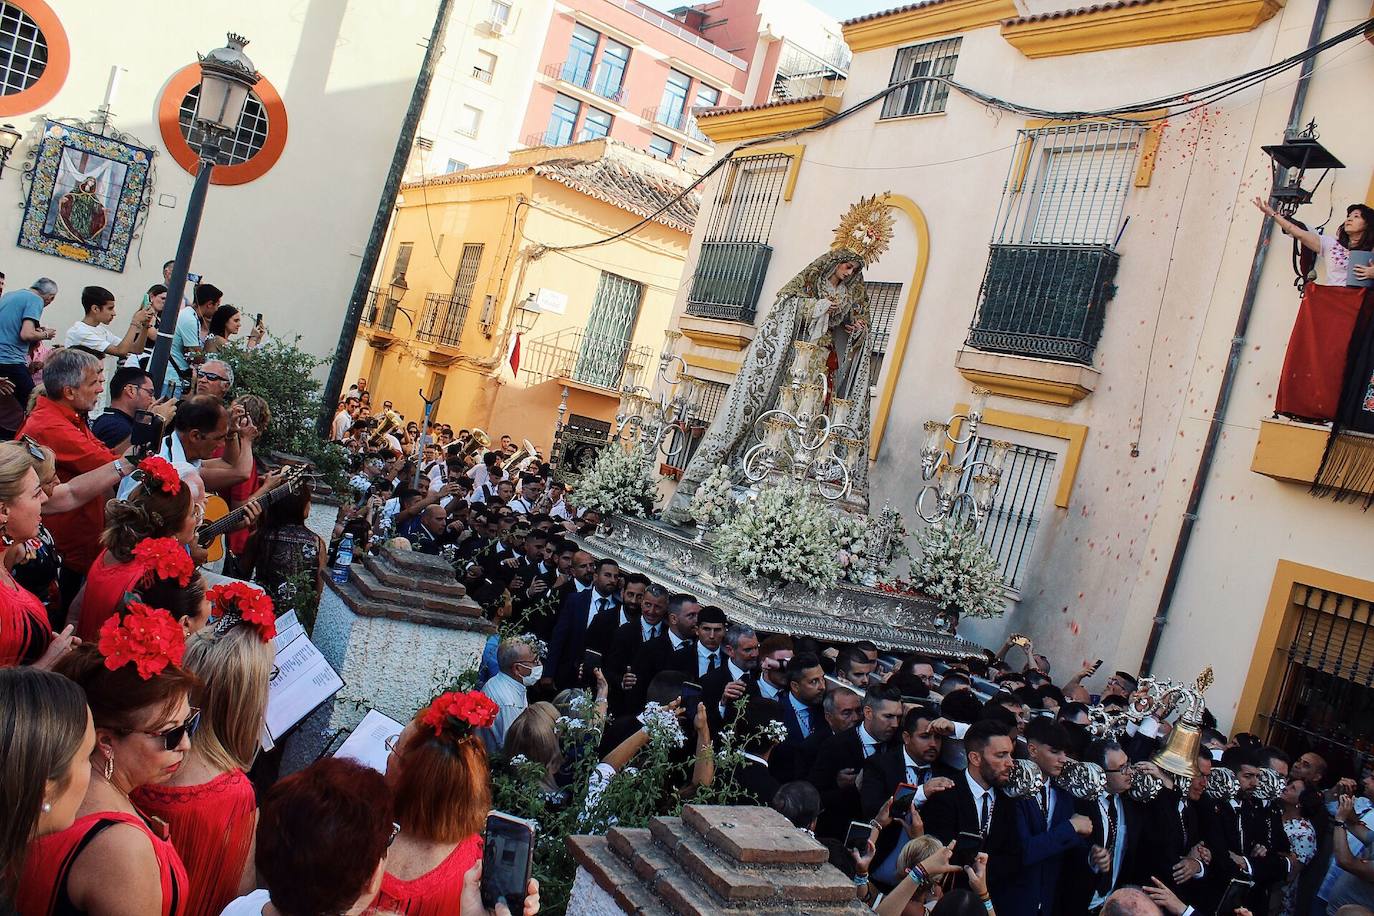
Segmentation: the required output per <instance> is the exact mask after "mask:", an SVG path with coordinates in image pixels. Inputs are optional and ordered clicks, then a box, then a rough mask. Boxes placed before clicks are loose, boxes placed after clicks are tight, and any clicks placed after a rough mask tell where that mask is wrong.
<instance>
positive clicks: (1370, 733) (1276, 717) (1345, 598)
mask: <svg viewBox="0 0 1374 916" xmlns="http://www.w3.org/2000/svg"><path fill="white" fill-rule="evenodd" d="M1289 601H1290V603H1289V606H1288V610H1287V614H1286V615H1285V618H1286V619H1285V621H1284V624H1285V626H1284V628H1283V632H1292V634H1293V636H1292V639H1291V642H1289V644H1288V645H1286V646H1285V645H1278V646H1275V648H1276V649H1277V650H1278V651H1279V652H1280V653H1282V654H1283V661H1282V662H1281V664H1282V666H1283V672H1282V681H1281V682H1280V684H1279V688H1278V690H1277V691H1276V692H1275V693H1274V702H1273V706H1272V707H1271V708H1270V709H1269V710H1268V711H1266V712H1264V713H1263V715H1264V717H1265V718H1266V719H1268V720H1269V728H1268V734H1267V735H1266V738H1265V740H1266V742H1267V743H1269V744H1273V745H1274V746H1276V747H1279V748H1282V749H1283V750H1285V751H1287V752H1288V753H1290V754H1292V755H1293V757H1294V759H1297V757H1298V756H1299V755H1301V754H1304V753H1306V752H1308V751H1316V752H1317V753H1319V754H1321V755H1322V756H1323V757H1324V758H1325V759H1326V761H1327V763H1328V764H1329V766H1330V769H1331V771H1332V772H1333V773H1336V774H1341V775H1346V774H1358V773H1360V771H1361V770H1362V769H1363V768H1364V766H1366V765H1367V764H1368V762H1369V758H1370V748H1371V746H1374V605H1371V604H1370V602H1368V601H1364V600H1361V599H1359V598H1354V597H1352V596H1350V595H1344V594H1341V593H1339V592H1334V591H1328V590H1326V589H1321V588H1316V587H1313V586H1310V585H1304V584H1296V585H1294V586H1293V591H1292V594H1291V595H1290V597H1289ZM1289 627H1291V631H1290V629H1289Z"/></svg>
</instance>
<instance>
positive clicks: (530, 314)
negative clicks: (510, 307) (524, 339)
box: [515, 293, 540, 334]
mask: <svg viewBox="0 0 1374 916" xmlns="http://www.w3.org/2000/svg"><path fill="white" fill-rule="evenodd" d="M539 312H540V309H539V302H538V301H537V300H536V298H535V295H534V293H530V294H529V295H528V296H526V297H525V301H524V302H522V303H520V305H518V306H517V307H516V309H515V332H516V333H517V334H528V333H529V332H530V331H532V330H534V323H535V322H536V321H538V320H539Z"/></svg>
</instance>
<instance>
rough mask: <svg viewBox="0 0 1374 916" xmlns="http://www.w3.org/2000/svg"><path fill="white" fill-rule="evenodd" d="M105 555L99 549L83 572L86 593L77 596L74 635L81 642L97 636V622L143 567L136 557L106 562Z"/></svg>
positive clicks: (107, 614) (111, 609)
mask: <svg viewBox="0 0 1374 916" xmlns="http://www.w3.org/2000/svg"><path fill="white" fill-rule="evenodd" d="M108 555H109V552H108V551H105V550H102V551H100V556H98V557H96V558H95V562H94V563H92V564H91V569H90V571H89V572H88V573H86V594H85V595H84V596H83V597H82V598H81V619H80V620H78V621H77V624H76V635H77V636H79V637H81V640H82V641H83V642H95V641H96V640H98V639H100V625H101V624H102V623H104V622H105V621H106V620H108V619H109V618H110V617H112V616H114V613H115V611H116V610H118V608H119V603H120V602H121V601H123V600H124V596H125V595H126V594H128V593H129V592H130V591H132V590H133V587H134V585H135V584H136V583H137V582H138V580H139V577H140V576H142V575H143V573H144V571H145V570H146V569H147V567H146V566H144V565H143V564H142V563H140V562H138V561H137V560H130V561H129V562H128V563H115V564H113V565H109V564H106V562H105V558H106V557H107V556H108Z"/></svg>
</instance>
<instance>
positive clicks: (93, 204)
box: [19, 121, 153, 271]
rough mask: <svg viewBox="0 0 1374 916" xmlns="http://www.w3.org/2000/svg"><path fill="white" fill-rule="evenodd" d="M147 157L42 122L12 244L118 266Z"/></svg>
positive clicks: (143, 189)
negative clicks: (21, 215)
mask: <svg viewBox="0 0 1374 916" xmlns="http://www.w3.org/2000/svg"><path fill="white" fill-rule="evenodd" d="M152 158H153V153H152V151H151V150H148V149H144V148H143V147H141V146H135V145H134V144H131V143H128V142H125V141H123V140H120V139H117V138H115V137H109V136H103V135H101V134H97V133H92V132H90V131H87V130H82V129H81V128H79V127H73V126H71V125H69V124H62V123H59V122H56V121H46V122H44V126H43V136H42V138H41V139H40V140H39V143H38V147H37V149H36V150H35V154H34V164H33V175H32V178H33V180H32V183H31V184H30V186H29V199H28V202H27V203H26V204H25V207H24V220H23V222H22V223H21V224H20V228H19V247H21V248H29V249H32V250H34V251H41V252H43V253H44V254H50V255H54V256H56V257H59V258H67V259H68V260H72V261H80V262H82V263H85V264H90V265H91V266H93V267H102V268H104V269H106V270H113V271H123V270H124V262H125V260H126V259H127V258H128V254H129V244H130V242H131V241H132V240H133V235H134V228H135V226H136V225H137V224H138V219H139V214H140V213H141V212H142V210H143V209H144V208H145V207H146V205H147V193H148V190H149V188H148V171H149V165H150V164H151V162H152Z"/></svg>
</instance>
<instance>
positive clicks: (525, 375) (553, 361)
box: [520, 328, 656, 392]
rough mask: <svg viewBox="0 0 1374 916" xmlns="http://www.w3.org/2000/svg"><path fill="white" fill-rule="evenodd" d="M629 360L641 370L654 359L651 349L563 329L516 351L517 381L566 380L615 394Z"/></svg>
mask: <svg viewBox="0 0 1374 916" xmlns="http://www.w3.org/2000/svg"><path fill="white" fill-rule="evenodd" d="M631 356H633V357H634V361H635V362H636V363H638V364H639V365H642V366H647V365H649V364H650V363H651V361H653V360H654V359H655V358H656V357H655V355H654V352H653V349H652V348H651V347H643V346H641V347H631V346H630V342H629V341H628V340H619V339H614V338H607V337H598V336H592V335H589V334H585V333H583V331H582V330H581V329H580V328H564V329H563V330H561V331H556V332H554V333H552V334H546V335H544V336H543V337H536V338H535V339H533V340H530V341H527V342H526V343H525V344H524V346H523V347H522V348H521V351H520V381H522V382H524V383H525V384H526V385H538V384H542V383H543V382H547V381H552V380H553V379H570V380H572V381H574V382H580V383H582V384H584V385H592V386H594V387H597V388H605V389H607V391H609V392H618V391H619V389H620V380H621V377H622V376H623V375H624V374H625V362H626V360H627V359H629V358H630V357H631Z"/></svg>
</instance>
